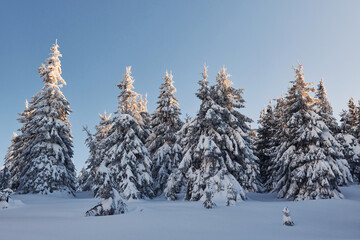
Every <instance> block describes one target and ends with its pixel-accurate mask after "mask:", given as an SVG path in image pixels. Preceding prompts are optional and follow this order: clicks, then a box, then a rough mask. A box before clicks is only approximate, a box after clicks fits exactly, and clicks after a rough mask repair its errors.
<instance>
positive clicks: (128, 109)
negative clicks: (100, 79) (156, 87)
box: [94, 67, 154, 199]
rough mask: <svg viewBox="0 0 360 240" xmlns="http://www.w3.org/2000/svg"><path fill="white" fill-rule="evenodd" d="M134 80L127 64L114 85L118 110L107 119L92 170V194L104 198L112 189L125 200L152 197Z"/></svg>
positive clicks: (147, 156)
mask: <svg viewBox="0 0 360 240" xmlns="http://www.w3.org/2000/svg"><path fill="white" fill-rule="evenodd" d="M133 82H134V80H133V78H132V76H131V67H127V68H126V74H125V75H124V78H123V80H122V82H121V83H120V84H119V85H118V87H119V88H120V90H121V92H120V95H119V98H118V99H119V109H118V112H117V115H116V116H115V117H114V118H113V119H112V120H111V124H112V127H111V128H110V129H109V131H108V132H107V134H106V137H105V138H104V139H103V140H102V141H101V144H100V146H99V147H100V148H101V149H103V151H104V156H103V160H102V162H101V163H100V166H99V168H98V169H97V171H96V178H95V182H94V193H95V196H96V197H100V198H105V199H106V198H107V197H108V196H109V195H108V194H105V193H108V192H110V191H112V189H115V190H116V191H118V192H119V194H120V195H121V196H122V197H123V198H125V199H140V198H147V197H152V196H153V195H154V194H153V190H152V183H153V181H152V177H151V172H150V169H151V160H150V155H149V153H148V151H147V149H146V147H145V144H144V139H146V138H147V137H148V133H147V131H146V130H145V129H144V127H143V125H142V124H140V123H139V122H138V121H137V119H141V118H140V112H141V111H142V109H141V108H139V106H140V105H141V104H139V102H138V101H140V100H139V99H140V98H139V94H137V93H136V92H134V91H133V90H132V89H133V86H132V84H133Z"/></svg>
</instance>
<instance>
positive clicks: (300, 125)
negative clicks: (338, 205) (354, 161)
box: [273, 64, 351, 200]
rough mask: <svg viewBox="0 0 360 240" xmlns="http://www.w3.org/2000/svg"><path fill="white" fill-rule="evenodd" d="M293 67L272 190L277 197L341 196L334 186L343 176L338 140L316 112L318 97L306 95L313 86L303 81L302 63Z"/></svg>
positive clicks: (314, 197)
mask: <svg viewBox="0 0 360 240" xmlns="http://www.w3.org/2000/svg"><path fill="white" fill-rule="evenodd" d="M294 70H295V72H296V76H295V78H296V79H295V80H294V81H291V83H292V86H291V87H290V88H289V90H288V93H287V95H286V103H285V106H284V107H285V109H284V113H285V114H284V120H285V124H284V126H283V129H284V130H283V132H282V136H281V137H282V141H283V142H282V143H281V145H280V148H279V149H278V152H277V156H276V158H275V159H274V161H273V164H275V166H274V169H275V171H274V174H275V179H274V181H275V187H274V190H275V191H277V192H278V197H279V198H287V199H294V200H306V199H318V198H342V195H341V193H340V190H339V188H338V186H337V181H338V179H341V177H345V176H343V174H342V171H341V170H340V169H339V165H338V163H337V159H340V158H341V157H342V154H341V151H340V149H339V148H340V144H339V143H338V142H337V141H336V139H335V138H334V136H333V135H332V133H331V131H330V130H329V128H328V127H327V126H326V124H325V123H324V122H323V121H322V117H321V116H319V114H317V113H316V112H315V107H314V103H316V102H317V101H319V100H316V99H314V98H312V97H311V96H310V95H309V93H310V92H314V91H315V89H314V88H311V87H310V85H311V84H310V83H305V81H304V73H303V66H302V65H300V64H299V67H298V68H297V69H296V68H294ZM343 167H344V168H345V171H346V166H343ZM349 180H351V179H349Z"/></svg>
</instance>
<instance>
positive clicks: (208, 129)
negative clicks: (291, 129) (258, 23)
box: [165, 66, 258, 207]
mask: <svg viewBox="0 0 360 240" xmlns="http://www.w3.org/2000/svg"><path fill="white" fill-rule="evenodd" d="M202 76H203V79H202V80H200V81H199V84H200V89H199V90H198V93H197V96H198V98H200V99H201V100H202V103H201V106H200V110H199V112H198V114H197V117H196V118H195V119H193V120H192V121H190V122H189V123H187V124H185V125H184V127H183V128H182V129H181V130H180V132H179V136H182V137H181V139H179V140H178V141H179V142H180V143H181V146H183V158H182V161H181V163H180V165H179V168H178V169H177V170H175V172H173V173H172V174H171V175H170V177H169V181H168V184H167V187H166V189H165V196H166V197H167V198H168V199H172V200H174V199H177V194H178V193H179V192H180V191H181V190H183V191H184V192H185V199H186V200H191V201H198V200H202V201H204V202H205V203H204V206H205V207H212V206H214V205H213V200H214V201H216V200H217V201H219V202H222V203H224V204H226V203H233V202H234V201H239V200H242V199H245V191H244V189H245V190H248V191H256V190H257V189H258V185H257V181H256V180H257V172H258V170H257V166H256V163H255V161H256V160H257V158H256V157H255V155H254V154H253V151H252V149H251V146H250V139H249V137H248V132H249V127H248V126H247V125H246V123H247V122H250V119H249V118H247V117H245V116H244V115H242V114H241V113H239V112H238V111H237V110H235V109H236V108H243V107H244V106H243V103H244V100H243V98H242V96H241V94H242V90H238V89H234V88H232V87H231V86H230V85H231V84H232V83H231V82H230V81H229V80H228V77H229V75H228V74H227V73H226V71H225V68H223V69H222V70H221V72H219V73H218V76H217V84H216V85H215V86H213V87H209V86H208V81H207V67H205V66H204V72H203V73H202ZM184 132H185V133H186V134H184Z"/></svg>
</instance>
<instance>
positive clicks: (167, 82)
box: [146, 72, 182, 195]
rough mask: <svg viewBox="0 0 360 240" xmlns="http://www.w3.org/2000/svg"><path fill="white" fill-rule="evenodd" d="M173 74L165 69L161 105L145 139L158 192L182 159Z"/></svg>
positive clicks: (157, 193)
mask: <svg viewBox="0 0 360 240" xmlns="http://www.w3.org/2000/svg"><path fill="white" fill-rule="evenodd" d="M172 78H173V76H172V74H168V72H166V73H165V77H164V82H163V83H162V84H161V87H160V95H159V97H158V98H159V100H158V102H157V104H158V106H157V108H156V110H155V112H154V113H153V114H152V118H151V127H152V133H151V134H150V135H149V137H148V139H147V142H146V146H147V148H148V150H149V153H150V155H151V158H152V161H153V166H152V176H153V179H154V192H155V195H160V194H162V193H163V191H164V188H165V186H166V183H167V181H168V178H169V175H170V174H171V173H172V172H173V171H174V170H175V169H176V168H177V167H178V165H179V163H180V160H181V147H180V145H179V144H177V143H176V132H177V131H178V130H180V128H181V126H182V122H181V119H180V114H181V113H180V108H179V103H178V101H177V99H176V97H175V95H174V93H175V91H176V89H175V87H174V86H173V83H174V81H173V80H172Z"/></svg>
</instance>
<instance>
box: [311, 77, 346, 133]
mask: <svg viewBox="0 0 360 240" xmlns="http://www.w3.org/2000/svg"><path fill="white" fill-rule="evenodd" d="M315 97H316V98H317V99H318V100H319V101H317V102H316V103H315V106H316V111H317V113H318V114H319V115H320V117H322V119H323V121H324V123H325V124H326V126H328V128H329V130H330V131H331V132H332V133H333V134H337V133H339V131H340V129H339V126H338V124H337V122H336V119H335V117H334V115H333V109H332V107H331V104H330V101H329V99H328V96H327V93H326V89H325V84H324V79H323V78H321V81H320V83H319V85H318V87H317V90H316V93H315Z"/></svg>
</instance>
